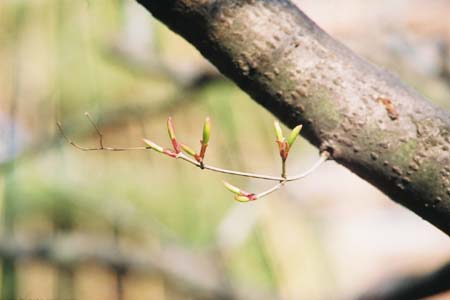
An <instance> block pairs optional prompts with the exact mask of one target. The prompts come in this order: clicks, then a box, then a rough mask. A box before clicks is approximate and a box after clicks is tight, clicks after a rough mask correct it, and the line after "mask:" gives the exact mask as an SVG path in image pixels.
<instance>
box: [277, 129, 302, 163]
mask: <svg viewBox="0 0 450 300" xmlns="http://www.w3.org/2000/svg"><path fill="white" fill-rule="evenodd" d="M273 126H274V128H275V135H276V137H277V139H276V140H275V141H276V143H277V144H278V148H279V150H280V156H281V159H282V160H283V162H284V161H286V159H287V157H288V154H289V150H290V149H291V148H292V145H293V144H294V142H295V140H296V139H297V136H298V135H299V133H300V130H301V129H302V125H298V126H296V127H295V128H294V129H292V131H291V134H290V135H289V138H288V140H287V141H286V139H285V138H284V136H283V131H282V130H281V126H280V123H279V122H278V121H274V122H273Z"/></svg>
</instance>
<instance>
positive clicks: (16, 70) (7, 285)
mask: <svg viewBox="0 0 450 300" xmlns="http://www.w3.org/2000/svg"><path fill="white" fill-rule="evenodd" d="M13 13H14V27H13V28H14V32H13V33H12V35H11V37H12V39H13V43H12V45H13V46H12V49H11V53H12V55H11V57H12V60H11V61H12V66H11V69H12V72H11V74H12V76H11V85H12V89H11V91H12V92H11V96H10V105H9V111H8V116H6V118H5V119H6V120H5V123H6V124H7V126H6V128H7V134H6V142H5V145H6V146H5V147H6V159H7V160H10V163H9V164H8V165H7V167H6V168H5V171H4V191H3V203H2V206H3V207H2V210H3V211H2V237H3V238H4V239H10V238H12V237H13V235H14V221H15V220H14V215H15V213H16V211H15V207H14V203H15V201H14V190H15V188H16V178H15V177H16V176H15V162H14V158H15V157H16V156H17V154H18V152H19V151H20V149H19V142H20V141H19V139H18V130H17V128H18V118H17V116H18V106H19V98H20V78H21V74H20V60H21V57H20V55H21V54H20V37H21V32H22V28H23V25H24V23H25V22H24V21H25V17H26V13H27V6H26V4H25V1H18V2H17V3H16V4H15V6H14V7H13ZM15 263H16V262H15V258H14V256H13V255H11V256H10V257H5V258H4V259H3V261H2V267H1V269H2V270H1V271H2V277H1V293H0V298H1V299H17V270H16V266H15Z"/></svg>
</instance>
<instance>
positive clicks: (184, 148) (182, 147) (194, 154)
mask: <svg viewBox="0 0 450 300" xmlns="http://www.w3.org/2000/svg"><path fill="white" fill-rule="evenodd" d="M180 146H181V149H183V151H184V152H186V153H187V154H189V155H190V156H193V157H195V156H196V155H197V153H195V151H194V150H192V148H190V147H189V146H188V145H185V144H180Z"/></svg>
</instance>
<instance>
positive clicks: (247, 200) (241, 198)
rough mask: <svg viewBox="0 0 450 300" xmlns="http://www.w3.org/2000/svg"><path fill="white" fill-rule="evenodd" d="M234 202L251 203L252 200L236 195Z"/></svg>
mask: <svg viewBox="0 0 450 300" xmlns="http://www.w3.org/2000/svg"><path fill="white" fill-rule="evenodd" d="M234 200H236V201H239V202H249V201H250V198H249V197H247V196H242V195H236V196H234Z"/></svg>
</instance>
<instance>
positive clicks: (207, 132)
mask: <svg viewBox="0 0 450 300" xmlns="http://www.w3.org/2000/svg"><path fill="white" fill-rule="evenodd" d="M210 137H211V119H210V118H209V117H206V119H205V123H203V137H202V143H203V144H208V142H209V138H210Z"/></svg>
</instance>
